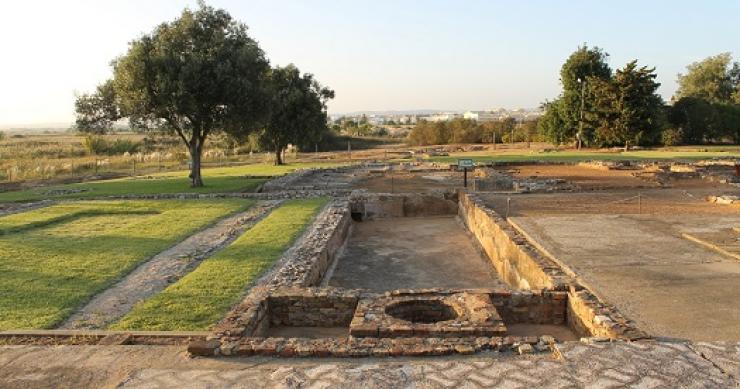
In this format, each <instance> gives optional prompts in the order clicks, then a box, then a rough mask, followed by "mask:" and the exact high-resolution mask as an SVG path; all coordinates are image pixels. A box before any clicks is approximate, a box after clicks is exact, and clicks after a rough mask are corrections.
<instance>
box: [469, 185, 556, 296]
mask: <svg viewBox="0 0 740 389" xmlns="http://www.w3.org/2000/svg"><path fill="white" fill-rule="evenodd" d="M458 196H459V200H460V206H459V212H458V214H459V216H460V219H462V221H463V222H464V223H465V225H466V226H467V227H468V230H470V232H471V233H472V234H473V236H474V237H475V238H476V240H477V241H478V243H479V244H480V246H481V247H482V249H483V251H484V252H485V253H486V255H487V256H488V258H489V259H490V260H491V263H492V264H493V267H494V268H495V269H496V270H497V271H498V274H499V276H500V277H501V278H502V279H503V280H504V281H505V282H507V283H508V284H509V285H511V286H513V287H514V288H517V289H524V290H530V289H534V290H537V289H550V290H567V285H568V282H569V277H568V276H567V275H566V274H565V273H564V272H563V271H562V270H561V269H560V267H559V266H557V264H555V263H553V262H552V261H550V260H549V259H547V258H546V257H545V256H543V255H542V254H540V253H539V252H538V251H537V250H536V249H535V248H534V247H533V246H532V245H530V244H529V243H528V242H527V240H526V239H525V238H524V237H523V236H521V235H520V234H519V233H518V232H517V231H516V230H515V229H514V228H513V227H511V226H510V225H509V223H508V222H507V221H506V220H505V219H504V218H502V217H501V216H499V215H498V214H497V213H496V212H495V211H494V210H493V209H491V208H489V207H487V206H486V205H485V204H484V203H483V201H482V200H481V199H480V198H478V197H477V196H476V195H473V194H470V193H467V192H466V191H464V190H461V191H460V192H459V194H458Z"/></svg>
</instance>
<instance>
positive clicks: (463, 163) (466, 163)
mask: <svg viewBox="0 0 740 389" xmlns="http://www.w3.org/2000/svg"><path fill="white" fill-rule="evenodd" d="M472 167H473V160H472V159H458V160H457V168H458V169H459V168H463V186H464V187H466V188H467V187H468V168H472Z"/></svg>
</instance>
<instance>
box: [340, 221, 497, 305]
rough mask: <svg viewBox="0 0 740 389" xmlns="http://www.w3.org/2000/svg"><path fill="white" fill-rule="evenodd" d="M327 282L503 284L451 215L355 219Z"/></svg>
mask: <svg viewBox="0 0 740 389" xmlns="http://www.w3.org/2000/svg"><path fill="white" fill-rule="evenodd" d="M329 285H330V286H339V287H346V288H362V289H368V290H372V291H387V290H394V289H408V288H412V289H415V288H433V287H443V288H476V287H500V288H506V287H505V284H504V283H503V281H501V280H500V279H499V278H498V276H497V275H496V273H495V271H494V270H493V268H492V266H491V265H490V264H489V263H487V262H486V260H485V259H484V258H483V256H482V255H481V254H480V252H479V251H478V250H477V249H476V247H475V246H474V244H473V241H472V239H471V238H470V237H469V236H468V235H467V234H466V233H465V230H464V228H463V227H462V226H461V225H460V224H458V222H457V220H456V219H455V218H454V217H422V218H395V219H385V220H375V221H369V222H360V223H355V224H354V226H353V231H352V234H351V236H350V238H349V241H348V243H347V248H346V249H345V251H344V253H343V254H342V256H341V257H340V258H339V259H338V262H337V266H336V268H335V269H334V272H333V275H332V276H331V278H330V279H329Z"/></svg>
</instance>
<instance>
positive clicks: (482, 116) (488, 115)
mask: <svg viewBox="0 0 740 389" xmlns="http://www.w3.org/2000/svg"><path fill="white" fill-rule="evenodd" d="M499 116H500V115H497V114H495V113H493V112H489V111H467V112H465V113H464V114H463V118H465V119H470V120H475V121H476V122H492V121H494V120H496V119H498V118H499Z"/></svg>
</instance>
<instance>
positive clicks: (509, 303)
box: [491, 290, 583, 334]
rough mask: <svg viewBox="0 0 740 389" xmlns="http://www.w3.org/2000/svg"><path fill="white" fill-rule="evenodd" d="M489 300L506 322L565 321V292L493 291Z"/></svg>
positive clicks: (551, 322)
mask: <svg viewBox="0 0 740 389" xmlns="http://www.w3.org/2000/svg"><path fill="white" fill-rule="evenodd" d="M491 301H492V302H493V305H494V306H495V307H496V310H497V311H498V312H499V314H501V317H502V318H503V319H504V323H506V324H520V323H521V324H556V325H564V324H566V321H567V319H566V312H567V306H568V293H567V292H562V291H548V290H546V291H515V292H512V291H495V292H492V293H491ZM581 334H583V333H581Z"/></svg>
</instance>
